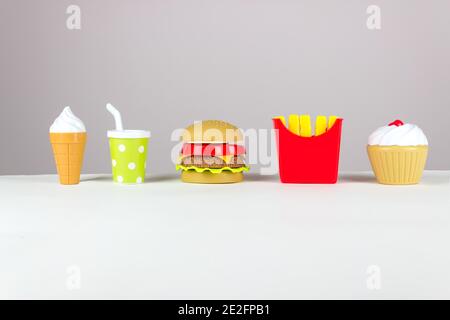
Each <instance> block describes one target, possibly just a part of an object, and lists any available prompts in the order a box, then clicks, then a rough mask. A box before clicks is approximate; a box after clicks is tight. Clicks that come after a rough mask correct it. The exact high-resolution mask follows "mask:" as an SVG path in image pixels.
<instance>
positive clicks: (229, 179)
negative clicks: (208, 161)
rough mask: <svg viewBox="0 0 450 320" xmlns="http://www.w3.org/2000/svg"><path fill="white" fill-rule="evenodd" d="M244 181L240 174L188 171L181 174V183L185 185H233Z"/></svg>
mask: <svg viewBox="0 0 450 320" xmlns="http://www.w3.org/2000/svg"><path fill="white" fill-rule="evenodd" d="M242 180H244V175H243V174H242V172H237V173H233V172H230V171H222V172H221V173H212V172H208V171H205V172H197V171H195V170H188V171H183V172H181V181H183V182H187V183H235V182H241V181H242Z"/></svg>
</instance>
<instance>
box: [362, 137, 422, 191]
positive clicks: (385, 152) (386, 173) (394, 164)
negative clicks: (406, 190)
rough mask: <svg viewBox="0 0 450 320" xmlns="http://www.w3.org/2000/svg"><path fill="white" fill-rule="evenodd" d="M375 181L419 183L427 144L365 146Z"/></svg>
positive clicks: (384, 182) (383, 182)
mask: <svg viewBox="0 0 450 320" xmlns="http://www.w3.org/2000/svg"><path fill="white" fill-rule="evenodd" d="M367 153H368V154H369V159H370V163H371V165H372V169H373V171H374V173H375V176H376V178H377V181H378V182H379V183H382V184H397V185H398V184H416V183H419V181H420V179H421V177H422V173H423V170H424V168H425V163H426V161H427V155H428V146H367Z"/></svg>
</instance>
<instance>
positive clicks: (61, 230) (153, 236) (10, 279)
mask: <svg viewBox="0 0 450 320" xmlns="http://www.w3.org/2000/svg"><path fill="white" fill-rule="evenodd" d="M56 179H57V178H56V176H51V175H47V176H2V177H0V194H1V201H0V256H1V261H0V298H61V299H79V298H88V299H91V298H138V299H139V298H150V299H153V298H158V299H300V298H344V299H349V298H369V299H379V298H450V210H449V209H450V171H433V172H426V173H425V176H424V178H423V180H422V183H421V184H419V185H414V186H385V185H379V184H377V183H375V181H374V179H373V177H372V174H371V173H347V174H342V175H341V178H340V181H339V183H338V184H336V185H285V184H281V183H279V182H278V179H277V177H263V176H256V175H247V176H246V181H245V182H244V183H241V184H233V185H213V186H211V185H193V184H184V183H181V182H180V181H179V179H178V178H177V176H156V177H150V179H149V180H148V181H147V182H146V183H145V184H142V185H133V186H123V185H117V184H114V183H112V182H111V180H110V177H109V176H107V175H88V176H83V181H82V183H81V184H79V185H76V186H61V185H59V184H58V183H57V182H56ZM372 265H374V266H376V267H375V269H370V266H372ZM373 270H374V271H373ZM378 271H379V273H378ZM374 277H376V278H374ZM368 279H371V280H373V279H375V282H374V283H378V284H379V285H380V286H379V287H377V286H376V287H375V289H374V288H373V286H372V287H370V286H369V287H368V285H367V281H368ZM378 280H380V281H379V282H377V281H378ZM369 281H370V280H369ZM372 283H373V282H372ZM377 288H378V289H377Z"/></svg>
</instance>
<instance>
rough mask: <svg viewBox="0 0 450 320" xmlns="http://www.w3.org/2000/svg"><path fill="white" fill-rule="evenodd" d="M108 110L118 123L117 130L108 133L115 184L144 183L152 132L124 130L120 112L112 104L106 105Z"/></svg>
mask: <svg viewBox="0 0 450 320" xmlns="http://www.w3.org/2000/svg"><path fill="white" fill-rule="evenodd" d="M106 109H107V110H108V111H109V112H110V113H111V114H112V115H113V117H114V120H115V123H116V130H110V131H108V138H109V147H110V152H111V165H112V173H113V180H114V182H117V183H120V184H139V183H142V182H144V179H145V171H146V161H147V146H148V140H149V138H150V131H145V130H124V129H123V124H122V116H121V114H120V112H119V111H118V110H117V109H116V108H114V107H113V106H112V105H111V104H110V103H108V104H107V105H106Z"/></svg>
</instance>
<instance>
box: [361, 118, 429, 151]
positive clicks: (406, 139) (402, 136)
mask: <svg viewBox="0 0 450 320" xmlns="http://www.w3.org/2000/svg"><path fill="white" fill-rule="evenodd" d="M369 145H371V146H372V145H380V146H419V145H424V146H427V145H428V140H427V137H426V136H425V134H424V133H423V131H422V129H420V128H419V127H418V126H416V125H415V124H410V123H406V124H404V125H400V126H396V125H390V126H384V127H381V128H378V129H377V130H375V132H374V133H372V134H371V135H370V136H369Z"/></svg>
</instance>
